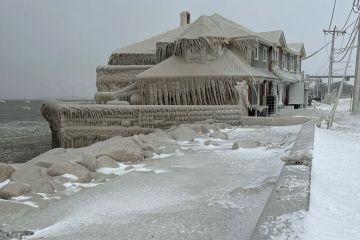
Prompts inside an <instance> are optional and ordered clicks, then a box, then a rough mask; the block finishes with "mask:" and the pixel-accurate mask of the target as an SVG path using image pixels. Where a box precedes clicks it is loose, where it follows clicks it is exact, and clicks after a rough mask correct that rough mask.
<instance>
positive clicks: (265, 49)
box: [263, 47, 268, 62]
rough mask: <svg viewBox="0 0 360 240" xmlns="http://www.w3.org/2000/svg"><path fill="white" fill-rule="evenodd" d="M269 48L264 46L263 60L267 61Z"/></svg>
mask: <svg viewBox="0 0 360 240" xmlns="http://www.w3.org/2000/svg"><path fill="white" fill-rule="evenodd" d="M267 51H268V48H267V47H263V61H264V62H267V53H268V52H267Z"/></svg>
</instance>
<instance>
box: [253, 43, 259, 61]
mask: <svg viewBox="0 0 360 240" xmlns="http://www.w3.org/2000/svg"><path fill="white" fill-rule="evenodd" d="M254 59H255V60H259V46H256V48H255V49H254Z"/></svg>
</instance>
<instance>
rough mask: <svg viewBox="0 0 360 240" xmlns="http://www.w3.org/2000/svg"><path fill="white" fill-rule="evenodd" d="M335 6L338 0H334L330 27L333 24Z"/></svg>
mask: <svg viewBox="0 0 360 240" xmlns="http://www.w3.org/2000/svg"><path fill="white" fill-rule="evenodd" d="M335 7H336V0H335V1H334V6H333V10H332V14H331V20H330V24H329V29H330V28H331V25H332V22H333V19H334V13H335Z"/></svg>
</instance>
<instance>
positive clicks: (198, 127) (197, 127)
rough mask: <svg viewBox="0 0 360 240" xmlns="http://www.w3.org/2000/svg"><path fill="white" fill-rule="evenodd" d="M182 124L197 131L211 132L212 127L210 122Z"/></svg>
mask: <svg viewBox="0 0 360 240" xmlns="http://www.w3.org/2000/svg"><path fill="white" fill-rule="evenodd" d="M180 126H186V127H189V128H191V129H192V130H194V131H196V132H197V133H210V130H209V129H211V127H209V124H201V123H194V124H181V125H180Z"/></svg>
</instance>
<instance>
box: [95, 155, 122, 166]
mask: <svg viewBox="0 0 360 240" xmlns="http://www.w3.org/2000/svg"><path fill="white" fill-rule="evenodd" d="M118 167H119V163H118V162H116V161H115V160H114V159H112V158H111V157H109V156H101V157H99V158H98V159H96V168H97V169H99V168H118Z"/></svg>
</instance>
